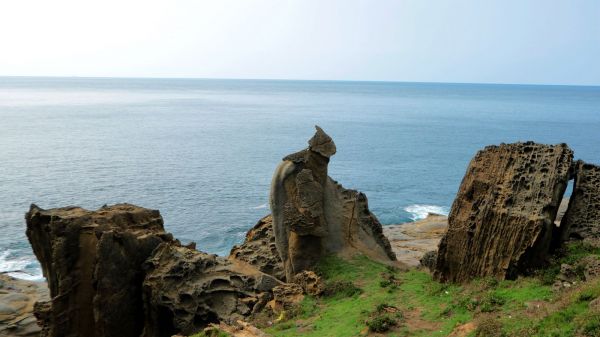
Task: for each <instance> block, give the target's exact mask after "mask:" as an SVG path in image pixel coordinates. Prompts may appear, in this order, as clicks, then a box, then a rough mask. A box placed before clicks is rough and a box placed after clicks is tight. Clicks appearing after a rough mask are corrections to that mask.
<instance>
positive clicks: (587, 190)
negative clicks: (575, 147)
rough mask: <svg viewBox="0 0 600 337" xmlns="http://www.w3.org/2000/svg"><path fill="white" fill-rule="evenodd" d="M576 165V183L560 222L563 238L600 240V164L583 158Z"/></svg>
mask: <svg viewBox="0 0 600 337" xmlns="http://www.w3.org/2000/svg"><path fill="white" fill-rule="evenodd" d="M574 166H575V183H574V184H573V193H572V194H571V198H570V200H569V206H568V208H567V211H566V213H565V215H564V217H563V219H562V221H561V222H560V233H561V239H562V240H563V241H565V240H568V239H575V240H589V241H594V240H600V166H597V165H592V164H587V163H585V162H583V161H581V160H578V161H577V162H576V163H575V165H574Z"/></svg>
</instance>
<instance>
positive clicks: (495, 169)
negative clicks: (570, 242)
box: [434, 142, 573, 282]
mask: <svg viewBox="0 0 600 337" xmlns="http://www.w3.org/2000/svg"><path fill="white" fill-rule="evenodd" d="M572 158H573V152H572V151H571V150H570V149H569V147H568V146H567V145H566V144H560V145H553V146H551V145H542V144H536V143H532V142H527V143H515V144H502V145H500V146H488V147H486V148H485V149H483V150H481V151H479V152H478V153H477V155H476V156H475V157H474V158H473V160H472V161H471V163H470V164H469V167H468V168H467V173H466V174H465V176H464V178H463V181H462V183H461V185H460V188H459V191H458V194H457V196H456V199H455V200H454V203H453V205H452V210H451V212H450V215H449V218H448V225H449V226H448V231H447V233H446V235H445V236H444V237H443V238H442V241H441V242H440V246H439V251H438V258H437V261H436V268H435V273H434V275H435V277H436V278H437V279H439V280H442V281H452V282H463V281H468V280H470V279H472V278H475V277H485V276H492V277H496V278H499V279H503V278H506V277H513V276H514V275H515V274H516V273H517V272H518V271H520V270H523V269H526V268H529V267H534V266H536V265H538V264H540V263H542V262H543V261H544V259H545V258H546V257H547V255H548V253H549V250H550V245H551V242H552V236H553V233H555V232H556V230H555V226H554V220H555V218H556V213H557V211H558V207H559V204H560V202H561V199H562V196H563V194H564V191H565V189H566V186H567V184H568V180H569V177H570V173H571V172H570V168H571V162H572Z"/></svg>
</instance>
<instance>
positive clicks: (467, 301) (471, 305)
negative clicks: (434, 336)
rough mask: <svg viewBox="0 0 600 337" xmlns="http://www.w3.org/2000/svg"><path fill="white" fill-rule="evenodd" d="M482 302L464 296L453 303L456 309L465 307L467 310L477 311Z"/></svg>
mask: <svg viewBox="0 0 600 337" xmlns="http://www.w3.org/2000/svg"><path fill="white" fill-rule="evenodd" d="M479 304H480V302H479V301H478V300H477V299H475V298H471V297H462V298H460V299H459V300H458V301H455V302H454V303H452V307H453V308H455V309H464V310H467V311H475V310H476V309H477V307H479Z"/></svg>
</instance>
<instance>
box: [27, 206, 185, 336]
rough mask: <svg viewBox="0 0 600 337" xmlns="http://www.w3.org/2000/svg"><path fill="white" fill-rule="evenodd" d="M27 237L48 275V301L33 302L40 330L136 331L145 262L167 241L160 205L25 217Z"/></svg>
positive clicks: (53, 211) (138, 329)
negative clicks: (49, 298) (152, 207)
mask: <svg viewBox="0 0 600 337" xmlns="http://www.w3.org/2000/svg"><path fill="white" fill-rule="evenodd" d="M25 219H26V222H27V231H26V234H27V237H28V239H29V242H30V243H31V246H32V248H33V251H34V253H35V255H36V257H37V258H38V260H39V261H40V264H41V266H42V270H43V273H44V276H45V277H46V279H47V280H48V287H49V290H50V297H51V301H50V302H47V303H39V305H36V316H37V317H38V319H40V320H41V321H42V324H43V330H42V334H41V335H42V336H90V337H93V336H139V335H140V333H141V332H142V328H143V324H144V315H143V311H142V281H143V279H144V276H145V273H144V271H143V269H142V264H143V262H144V261H145V260H146V259H147V258H148V257H149V256H150V255H151V253H152V251H153V250H154V249H155V248H156V247H157V246H158V245H159V244H160V243H163V242H171V241H173V238H172V236H171V235H170V234H167V233H165V231H164V228H163V220H162V217H161V216H160V213H159V212H158V211H156V210H150V209H145V208H142V207H138V206H134V205H129V204H118V205H114V206H105V207H102V208H100V209H98V210H97V211H89V210H85V209H83V208H79V207H65V208H57V209H51V210H44V209H41V208H39V207H37V206H36V205H32V206H31V208H30V210H29V212H28V213H27V214H26V215H25Z"/></svg>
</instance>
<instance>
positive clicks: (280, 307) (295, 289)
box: [269, 283, 304, 313]
mask: <svg viewBox="0 0 600 337" xmlns="http://www.w3.org/2000/svg"><path fill="white" fill-rule="evenodd" d="M303 299H304V290H303V289H302V287H301V286H300V285H298V284H295V283H284V284H282V285H279V286H277V287H275V288H273V300H272V301H271V302H269V307H270V308H271V310H273V312H274V313H280V312H282V311H284V310H290V309H292V308H293V307H294V306H296V305H298V304H299V303H300V302H302V300H303Z"/></svg>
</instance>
